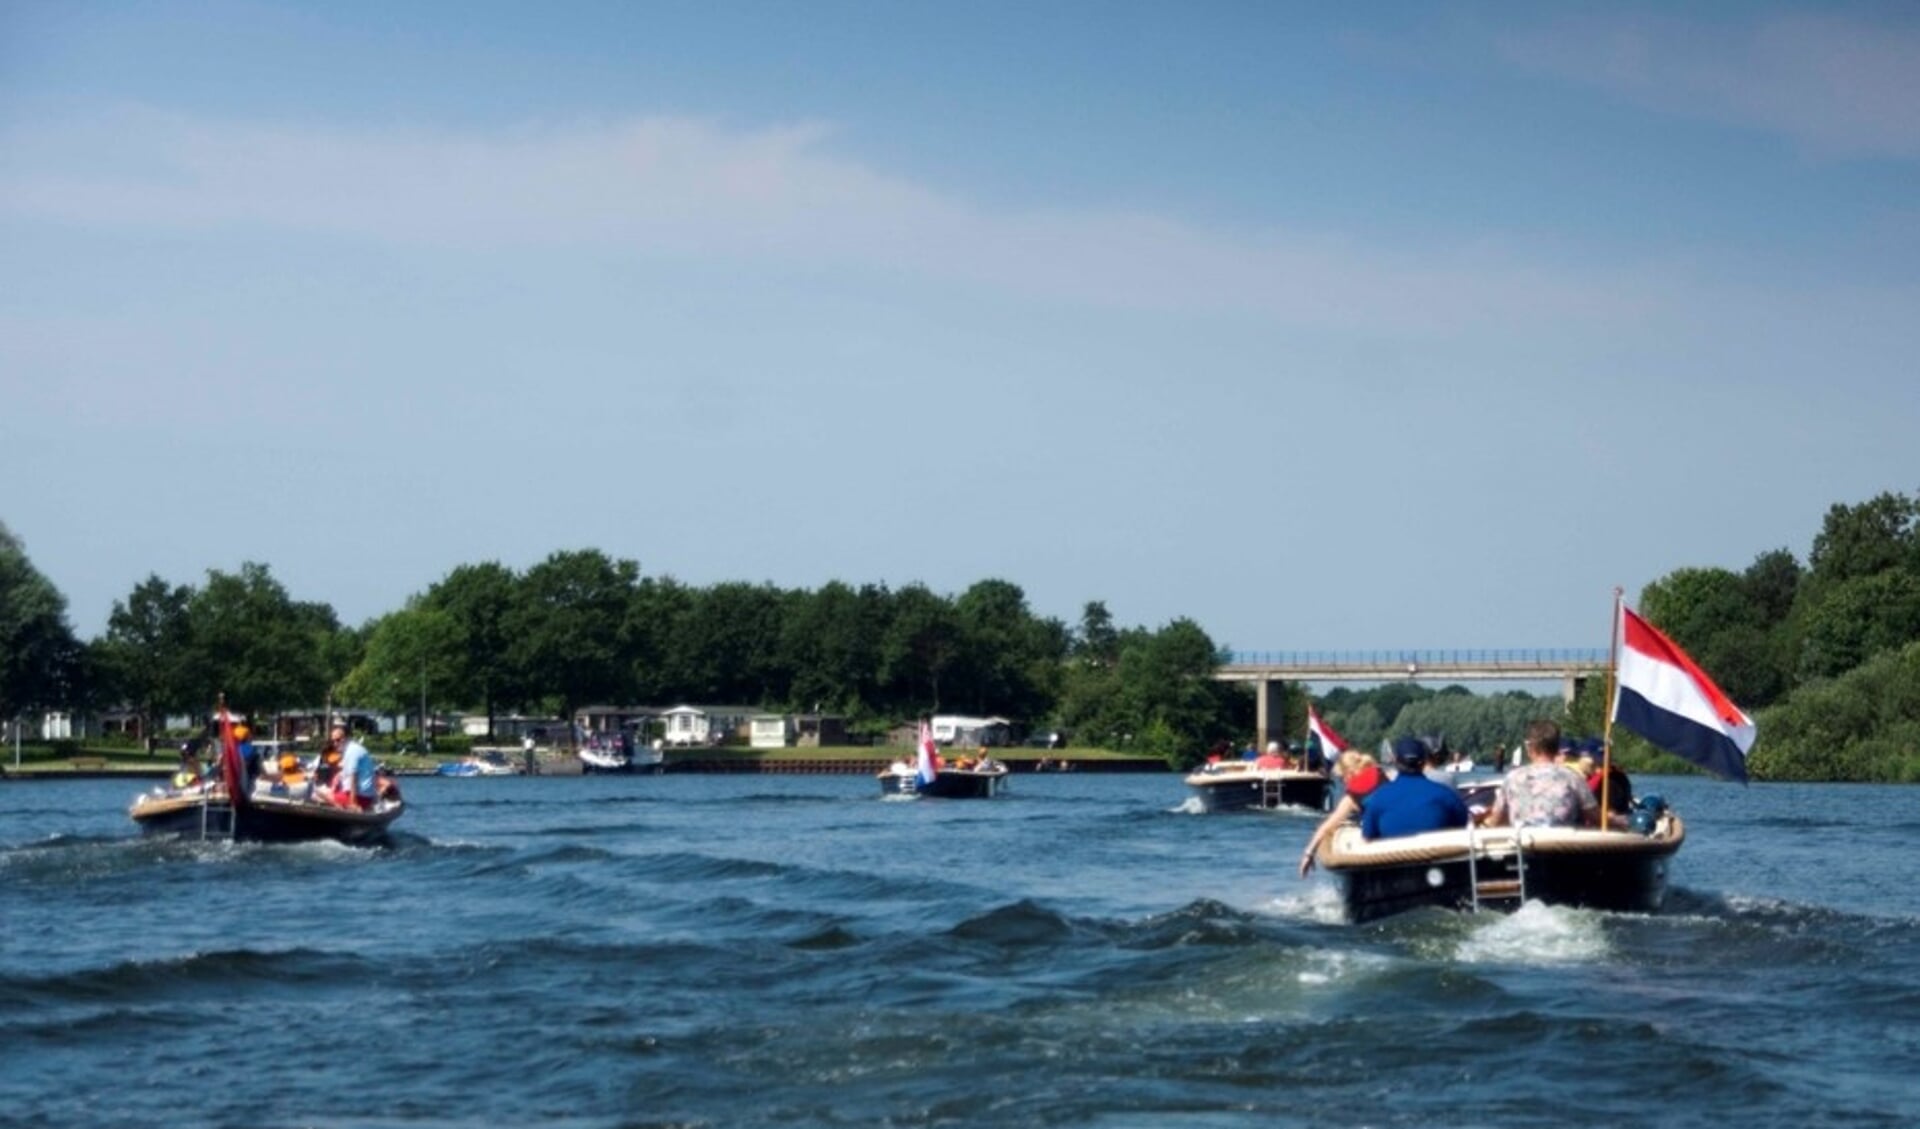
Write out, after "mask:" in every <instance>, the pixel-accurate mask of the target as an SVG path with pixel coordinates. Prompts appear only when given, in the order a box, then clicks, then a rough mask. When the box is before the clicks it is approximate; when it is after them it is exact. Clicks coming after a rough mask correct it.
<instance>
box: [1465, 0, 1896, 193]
mask: <svg viewBox="0 0 1920 1129" xmlns="http://www.w3.org/2000/svg"><path fill="white" fill-rule="evenodd" d="M1501 50H1502V52H1503V53H1504V55H1505V56H1506V58H1507V59H1508V60H1509V61H1510V62H1512V63H1514V64H1516V65H1518V66H1521V67H1523V68H1525V69H1528V70H1532V71H1535V72H1539V73H1544V74H1549V75H1553V76H1556V77H1559V78H1562V79H1566V80H1570V81H1573V82H1578V83H1581V84H1584V85H1588V86H1592V87H1596V88H1599V89H1603V90H1606V91H1609V92H1611V93H1613V94H1614V95H1616V96H1618V97H1621V98H1624V99H1627V100H1629V101H1631V102H1633V103H1635V104H1637V105H1641V106H1645V107H1649V108H1652V109H1656V110H1659V111H1662V112H1664V113H1670V114H1675V115H1679V116H1682V117H1690V118H1697V119H1703V120H1708V121H1713V122H1718V123H1723V124H1733V125H1740V126H1745V127H1749V128H1755V129H1762V130H1766V131H1770V132H1773V133H1778V134H1782V135H1785V136H1787V137H1790V138H1792V139H1794V140H1795V141H1797V142H1798V143H1800V144H1801V145H1802V146H1804V147H1806V148H1807V149H1808V150H1809V151H1811V152H1813V153H1816V154H1819V155H1823V156H1829V157H1839V158H1889V157H1890V158H1896V159H1900V160H1912V159H1914V158H1916V157H1920V27H1914V26H1906V27H1899V26H1883V25H1876V24H1871V23H1867V22H1864V21H1861V20H1858V19H1850V18H1847V17H1845V16H1840V15H1828V14H1818V15H1782V16H1775V17H1771V18H1768V19H1764V20H1762V21H1760V22H1759V23H1758V24H1756V25H1754V26H1751V27H1747V28H1739V29H1729V28H1724V27H1718V26H1709V25H1706V24H1702V23H1696V22H1689V21H1687V20H1685V19H1683V18H1680V17H1672V18H1667V17H1628V16H1618V17H1602V18H1597V19H1592V20H1580V21H1569V22H1566V23H1562V24H1559V25H1556V26H1554V27H1551V28H1548V29H1545V30H1540V31H1534V32H1525V33H1516V34H1512V35H1509V36H1506V37H1503V38H1502V40H1501Z"/></svg>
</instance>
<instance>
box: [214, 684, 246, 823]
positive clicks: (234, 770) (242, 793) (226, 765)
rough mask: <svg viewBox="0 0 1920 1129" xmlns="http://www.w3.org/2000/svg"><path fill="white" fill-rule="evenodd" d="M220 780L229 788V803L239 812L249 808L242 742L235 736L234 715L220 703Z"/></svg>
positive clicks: (224, 703) (224, 704) (225, 704)
mask: <svg viewBox="0 0 1920 1129" xmlns="http://www.w3.org/2000/svg"><path fill="white" fill-rule="evenodd" d="M220 780H221V782H222V783H223V784H225V785H226V786H227V802H228V803H230V804H232V805H233V806H234V808H235V809H236V810H237V809H239V808H243V807H246V806H247V768H246V765H244V764H242V763H241V761H240V742H239V740H238V739H237V738H235V737H234V735H233V715H232V714H230V713H228V712H227V703H226V702H224V701H222V702H221V703H220Z"/></svg>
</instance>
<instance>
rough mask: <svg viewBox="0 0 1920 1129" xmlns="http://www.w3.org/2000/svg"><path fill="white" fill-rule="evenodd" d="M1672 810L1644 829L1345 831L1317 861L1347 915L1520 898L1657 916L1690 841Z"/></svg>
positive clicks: (1507, 906) (1506, 905)
mask: <svg viewBox="0 0 1920 1129" xmlns="http://www.w3.org/2000/svg"><path fill="white" fill-rule="evenodd" d="M1686 837H1687V831H1686V826H1685V825H1684V824H1683V823H1682V822H1681V821H1680V817H1679V816H1678V815H1675V814H1674V813H1672V812H1671V811H1666V812H1662V813H1660V815H1659V817H1658V820H1657V821H1656V822H1654V823H1653V824H1652V826H1651V827H1650V828H1649V829H1648V831H1647V832H1646V833H1644V834H1643V833H1641V832H1639V831H1601V830H1598V829H1596V828H1572V827H1466V828H1460V829H1458V830H1450V831H1429V832H1427V833H1425V834H1422V835H1408V836H1403V837H1401V838H1395V839H1375V840H1372V841H1368V840H1365V839H1362V838H1361V837H1360V829H1359V828H1358V827H1356V826H1352V825H1348V826H1346V827H1342V828H1340V829H1339V830H1338V831H1335V832H1334V833H1333V834H1332V835H1330V836H1328V837H1327V839H1326V841H1325V842H1323V843H1322V844H1321V847H1320V853H1319V855H1318V858H1317V859H1316V861H1317V862H1318V863H1319V864H1320V866H1321V868H1322V869H1324V870H1325V871H1326V872H1327V873H1328V874H1330V875H1332V876H1333V878H1334V880H1335V882H1336V883H1338V885H1339V887H1340V895H1341V900H1342V901H1343V902H1344V903H1345V905H1346V913H1347V919H1348V920H1349V921H1354V922H1362V921H1371V920H1373V919H1374V918H1378V917H1385V916H1387V915H1389V914H1395V913H1403V912H1405V911H1407V910H1412V909H1419V908H1421V907H1424V906H1434V907H1438V908H1440V909H1451V910H1482V909H1489V910H1511V909H1517V908H1519V906H1520V905H1521V904H1522V903H1524V902H1529V901H1540V902H1545V903H1547V904H1549V905H1562V906H1582V907H1585V908H1588V909H1599V910H1612V911H1616V912H1623V913H1657V912H1659V910H1660V907H1661V904H1662V903H1663V902H1664V901H1665V899H1666V893H1667V868H1668V866H1669V864H1670V863H1671V862H1672V860H1673V856H1674V853H1675V852H1676V851H1678V850H1679V849H1680V845H1681V844H1682V843H1683V842H1685V841H1686Z"/></svg>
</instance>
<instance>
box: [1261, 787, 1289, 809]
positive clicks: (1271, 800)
mask: <svg viewBox="0 0 1920 1129" xmlns="http://www.w3.org/2000/svg"><path fill="white" fill-rule="evenodd" d="M1286 786H1287V785H1286V782H1285V781H1283V780H1262V781H1261V782H1260V806H1261V807H1262V808H1264V809H1266V810H1268V811H1272V810H1273V809H1274V808H1277V807H1280V806H1281V804H1282V797H1283V793H1284V792H1285V789H1286Z"/></svg>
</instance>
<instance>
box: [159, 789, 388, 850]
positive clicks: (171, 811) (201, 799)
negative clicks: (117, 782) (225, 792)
mask: <svg viewBox="0 0 1920 1129" xmlns="http://www.w3.org/2000/svg"><path fill="white" fill-rule="evenodd" d="M405 811H406V804H405V803H404V802H402V801H397V800H396V801H388V802H385V803H383V804H382V805H381V807H379V808H377V809H375V810H373V811H354V810H350V809H347V808H340V807H335V806H333V805H332V804H327V803H323V802H312V801H303V800H288V799H282V798H278V797H273V798H259V799H255V800H254V801H252V802H250V803H248V804H246V805H245V806H244V807H242V808H240V809H239V810H238V811H237V812H236V811H234V809H233V807H232V805H230V804H229V803H228V802H227V798H226V797H225V796H221V795H213V796H156V797H148V796H142V797H141V798H140V799H139V800H136V801H134V805H133V807H132V809H131V810H130V812H129V814H130V815H131V816H132V817H133V821H134V823H135V824H137V825H138V826H139V828H140V830H141V832H142V833H143V834H147V835H176V836H184V837H187V838H193V839H199V838H209V839H228V838H231V839H239V840H244V841H246V842H253V843H310V842H316V841H320V840H332V841H334V842H338V843H347V844H350V845H353V846H374V845H378V844H381V843H384V842H386V841H387V837H388V829H389V828H391V827H392V826H393V822H394V821H395V820H397V819H399V818H400V816H401V815H402V814H403V813H405Z"/></svg>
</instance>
